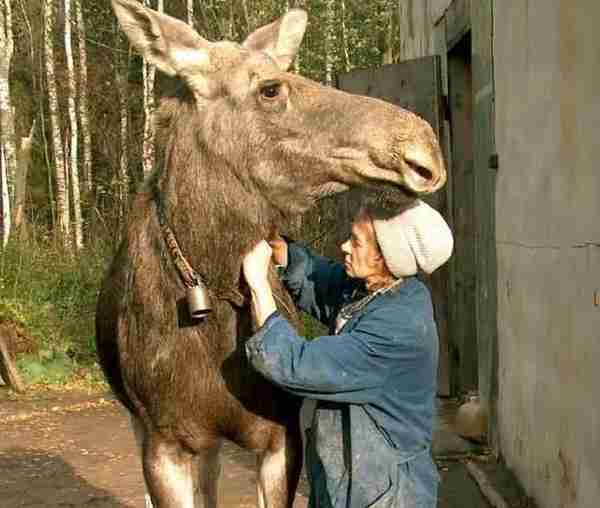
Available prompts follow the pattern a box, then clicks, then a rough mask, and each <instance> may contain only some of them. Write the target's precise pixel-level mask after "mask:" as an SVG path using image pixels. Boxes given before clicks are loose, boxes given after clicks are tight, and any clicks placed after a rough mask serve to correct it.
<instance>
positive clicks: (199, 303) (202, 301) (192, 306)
mask: <svg viewBox="0 0 600 508" xmlns="http://www.w3.org/2000/svg"><path fill="white" fill-rule="evenodd" d="M185 297H186V299H187V304H188V309H189V311H190V315H191V316H192V319H202V318H203V317H206V316H207V315H208V314H210V313H211V312H212V307H211V305H210V298H209V296H208V290H207V288H206V285H205V284H204V282H202V281H201V280H198V282H197V283H196V285H195V286H192V287H189V288H187V289H186V292H185Z"/></svg>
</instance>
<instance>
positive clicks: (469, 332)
mask: <svg viewBox="0 0 600 508" xmlns="http://www.w3.org/2000/svg"><path fill="white" fill-rule="evenodd" d="M448 93H449V100H448V102H449V109H450V111H449V113H450V143H451V151H452V162H451V166H452V167H451V175H452V178H451V180H450V184H451V186H452V189H451V195H452V205H451V206H452V210H451V213H452V218H453V225H454V235H455V249H454V256H453V264H452V270H451V271H452V276H451V294H452V295H453V298H452V301H451V302H450V303H449V306H450V309H449V311H450V312H449V313H450V330H451V333H450V341H449V342H450V344H449V347H450V363H451V366H450V382H451V391H452V393H453V394H459V393H464V392H469V391H474V390H477V386H478V370H477V334H476V315H475V309H476V305H475V298H476V292H475V290H476V287H475V283H476V260H475V204H474V194H475V188H474V174H473V167H474V165H473V86H472V72H471V33H470V32H467V33H466V34H465V35H464V36H463V37H462V38H461V39H460V40H458V42H457V43H456V44H455V45H454V46H452V47H451V48H450V49H449V51H448Z"/></svg>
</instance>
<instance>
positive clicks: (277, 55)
mask: <svg viewBox="0 0 600 508" xmlns="http://www.w3.org/2000/svg"><path fill="white" fill-rule="evenodd" d="M306 23H307V15H306V12H304V11H303V10H302V9H292V10H290V11H288V12H287V13H285V14H284V15H283V16H282V17H281V18H279V19H278V20H277V21H274V22H273V23H270V24H269V25H265V26H263V27H261V28H258V29H257V30H255V31H254V32H252V33H251V34H250V35H249V36H248V37H247V38H246V40H245V41H244V44H243V46H244V47H245V48H248V49H253V50H256V51H264V52H265V53H267V54H268V55H269V56H270V57H271V58H273V59H274V60H275V61H276V62H277V65H278V66H279V68H280V69H281V70H282V71H287V70H288V69H289V68H290V66H291V65H292V62H293V61H294V58H295V57H296V53H297V52H298V49H300V44H301V43H302V38H303V37H304V32H305V30H306Z"/></svg>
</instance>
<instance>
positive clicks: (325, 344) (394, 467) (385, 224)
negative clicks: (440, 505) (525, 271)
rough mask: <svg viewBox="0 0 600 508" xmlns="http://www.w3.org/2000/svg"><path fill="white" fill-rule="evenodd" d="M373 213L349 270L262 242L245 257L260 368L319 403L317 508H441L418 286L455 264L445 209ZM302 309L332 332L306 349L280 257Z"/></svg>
mask: <svg viewBox="0 0 600 508" xmlns="http://www.w3.org/2000/svg"><path fill="white" fill-rule="evenodd" d="M375 217H378V215H377V214H376V213H375V211H373V210H369V209H363V210H361V212H359V214H358V215H357V217H356V218H355V219H354V221H353V224H352V234H351V237H350V238H349V239H348V240H347V241H346V242H345V243H344V244H343V245H342V251H343V252H344V254H345V263H344V265H343V266H342V265H340V264H337V263H334V262H332V261H329V260H327V259H325V258H323V257H320V256H317V255H315V254H313V253H311V252H310V251H309V250H308V249H306V248H305V247H303V246H301V245H299V244H296V243H293V242H290V243H289V244H287V243H285V242H282V241H276V242H273V246H274V249H272V248H271V247H270V246H269V244H267V242H265V241H263V242H260V243H259V244H258V245H257V246H256V247H255V248H254V249H253V250H252V251H251V252H250V253H248V254H247V256H246V257H245V259H244V264H243V268H244V274H245V276H246V280H247V281H248V285H249V286H250V289H251V293H252V302H253V306H254V311H255V315H256V319H257V321H258V325H259V326H260V328H259V330H258V331H257V333H256V334H255V335H254V336H253V337H252V338H251V339H250V340H249V341H248V342H247V344H246V351H247V354H248V358H249V360H250V362H251V363H252V365H253V366H254V367H255V368H256V369H257V370H258V371H259V372H261V373H262V374H263V375H264V376H265V377H267V378H268V379H270V380H271V381H272V382H274V383H276V384H278V385H280V386H281V387H283V388H284V389H286V390H288V391H290V392H293V393H295V394H297V395H300V396H303V397H308V398H311V399H316V400H317V406H316V410H315V414H314V417H313V423H312V427H311V428H310V429H308V430H307V436H306V437H307V445H306V461H307V464H306V468H307V473H308V477H309V482H310V486H311V493H310V503H309V506H310V507H311V508H317V507H319V508H322V507H324V508H330V507H335V508H338V507H339V508H346V507H351V508H366V507H393V506H396V507H402V508H409V507H410V508H412V507H415V508H416V507H418V508H434V507H435V506H436V500H437V483H438V478H439V477H438V474H437V469H436V467H435V464H434V463H433V460H432V458H431V454H430V448H431V437H432V428H433V417H434V404H435V392H436V373H437V363H438V336H437V329H436V325H435V322H434V319H433V309H432V304H431V297H430V294H429V291H428V290H427V288H426V287H425V285H424V284H422V283H421V282H420V281H419V280H418V279H417V278H416V277H415V274H416V273H417V271H418V269H421V270H423V271H424V272H427V273H431V272H432V271H434V270H435V269H437V268H438V267H439V266H441V265H442V264H443V263H445V262H446V261H447V260H448V258H449V257H450V255H451V252H452V247H453V239H452V234H451V232H450V230H449V228H448V225H447V224H446V222H445V221H444V219H443V218H442V217H441V216H440V214H439V213H438V212H436V211H435V210H434V209H432V208H431V207H429V206H428V205H427V204H425V203H423V202H421V201H417V202H416V204H415V205H414V206H412V207H410V208H408V209H406V210H403V211H402V212H401V213H400V214H398V215H396V216H394V217H392V218H390V219H381V218H375ZM272 255H273V257H274V258H275V259H274V260H275V262H276V263H278V264H286V259H285V258H287V267H286V270H285V272H284V274H283V281H284V283H285V284H286V287H287V288H288V290H289V291H290V293H291V294H292V296H293V298H294V300H295V302H296V305H297V306H298V307H299V308H300V309H301V310H304V311H307V312H309V313H311V314H312V315H313V316H314V317H316V318H317V319H319V320H320V321H322V322H323V323H325V324H328V325H329V326H330V332H331V335H326V336H323V337H318V338H316V339H314V340H312V341H306V340H304V339H303V338H302V337H300V336H299V335H298V334H297V332H296V331H295V330H294V329H293V328H292V326H291V325H290V324H289V323H288V322H287V321H286V320H285V319H284V318H283V317H282V316H281V315H280V314H279V313H278V312H277V308H276V305H275V301H274V299H273V294H272V292H271V288H270V286H269V283H268V280H267V274H268V269H269V264H270V261H271V257H272Z"/></svg>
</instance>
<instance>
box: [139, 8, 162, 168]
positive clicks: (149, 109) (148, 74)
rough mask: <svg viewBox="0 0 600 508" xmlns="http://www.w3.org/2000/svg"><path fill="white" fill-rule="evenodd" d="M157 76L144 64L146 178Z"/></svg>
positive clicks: (151, 162)
mask: <svg viewBox="0 0 600 508" xmlns="http://www.w3.org/2000/svg"><path fill="white" fill-rule="evenodd" d="M144 5H146V6H147V7H152V5H151V2H150V0H144ZM163 10H164V8H163V5H162V0H158V11H159V12H163ZM155 76H156V68H155V67H154V66H153V65H149V64H148V63H146V62H144V65H143V79H144V141H143V147H142V157H143V160H142V167H143V170H144V177H146V176H147V175H148V174H150V173H151V172H152V170H153V169H154V157H155V147H154V123H153V116H154V108H155V104H154V102H155V101H154V81H155Z"/></svg>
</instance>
